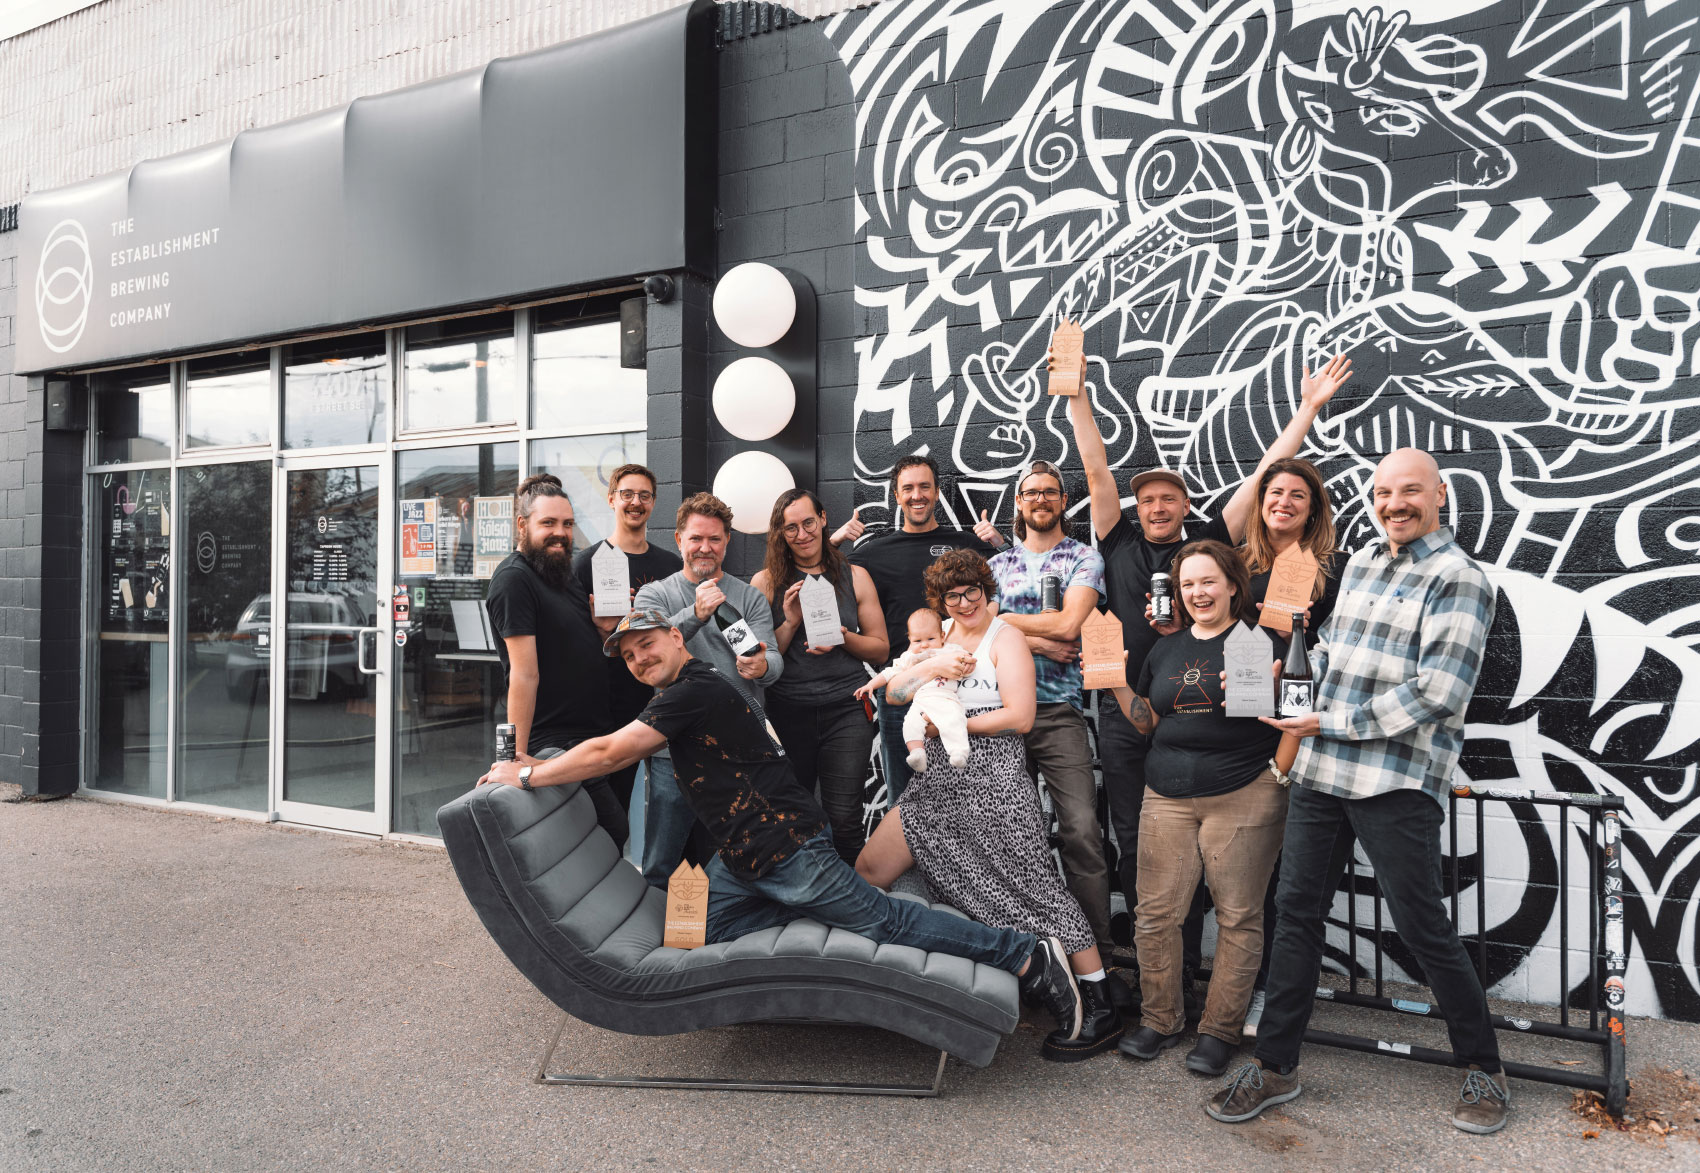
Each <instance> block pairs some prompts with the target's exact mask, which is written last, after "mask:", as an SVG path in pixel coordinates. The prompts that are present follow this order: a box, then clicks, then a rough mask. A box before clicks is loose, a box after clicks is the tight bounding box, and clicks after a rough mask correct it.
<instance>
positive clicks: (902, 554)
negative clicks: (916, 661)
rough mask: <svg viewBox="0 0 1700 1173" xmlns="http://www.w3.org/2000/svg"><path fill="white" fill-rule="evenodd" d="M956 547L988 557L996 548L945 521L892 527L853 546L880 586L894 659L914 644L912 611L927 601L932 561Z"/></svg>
mask: <svg viewBox="0 0 1700 1173" xmlns="http://www.w3.org/2000/svg"><path fill="white" fill-rule="evenodd" d="M952 550H973V551H974V552H975V553H977V554H979V555H980V556H981V557H983V558H986V559H990V558H991V556H992V555H993V554H996V553H997V548H996V547H995V546H988V545H987V544H986V543H985V542H982V541H981V540H980V539H979V538H977V537H975V536H974V534H973V532H972V531H971V530H959V529H946V528H945V527H944V526H942V525H941V526H939V527H938V528H937V529H930V530H926V531H925V532H922V533H909V532H907V531H905V530H892V531H891V532H890V533H884V534H881V535H879V536H878V537H876V538H869V539H868V540H867V541H865V542H863V543H862V544H861V545H859V546H857V547H856V548H855V549H854V550H852V551H851V552H850V561H852V562H854V563H855V564H856V565H857V566H860V567H861V568H862V569H863V570H866V571H867V572H868V577H869V578H871V579H873V580H874V589H875V590H876V591H878V592H879V596H880V608H881V609H882V610H883V611H884V612H885V633H886V637H887V638H888V639H890V640H891V658H892V659H894V660H895V659H896V658H897V657H899V656H901V655H902V654H903V653H904V652H906V651H908V649H909V616H910V615H912V614H914V613H915V612H916V611H917V610H919V609H920V608H922V607H925V606H926V605H927V583H926V572H927V567H929V566H931V565H932V564H933V563H934V562H936V561H937V560H938V558H939V555H941V554H948V553H950V552H951V551H952Z"/></svg>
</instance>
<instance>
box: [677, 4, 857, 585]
mask: <svg viewBox="0 0 1700 1173" xmlns="http://www.w3.org/2000/svg"><path fill="white" fill-rule="evenodd" d="M746 7H748V6H746ZM792 19H794V18H792ZM775 25H779V22H778V21H772V22H769V23H768V24H767V25H766V26H765V27H766V28H767V29H768V30H769V31H757V32H746V33H745V35H742V36H740V37H737V38H736V39H728V40H726V41H725V42H724V44H723V46H722V49H721V54H720V192H719V209H720V216H721V230H720V272H721V273H724V272H726V271H727V270H728V269H730V268H732V267H733V266H734V265H739V264H742V263H744V262H745V261H767V262H768V263H770V264H774V265H778V266H781V267H783V268H786V269H790V270H792V271H794V272H797V273H801V274H803V275H804V276H805V277H807V278H808V279H809V282H810V284H811V285H813V286H814V289H815V294H816V297H817V299H818V302H819V323H820V368H819V373H820V386H819V407H818V411H819V437H818V439H817V441H816V444H817V447H816V453H815V455H816V468H817V475H818V481H817V484H816V485H815V486H814V488H815V489H816V491H817V492H818V493H819V494H820V495H821V499H822V500H823V501H824V502H825V504H826V511H827V518H828V520H829V521H830V522H831V523H832V524H833V525H834V526H836V525H838V524H839V523H841V522H842V521H844V520H845V519H846V518H847V517H849V515H850V509H851V507H852V505H853V504H854V492H855V469H854V466H853V464H852V451H853V444H852V430H853V429H852V412H851V405H852V403H853V402H854V400H855V396H856V357H855V351H854V350H853V346H854V344H855V342H856V340H857V339H859V338H862V337H864V336H866V333H867V314H866V311H864V310H862V309H861V308H860V307H858V306H857V305H856V304H855V297H854V293H853V291H852V290H853V286H854V283H855V264H856V254H855V246H854V243H853V242H854V240H855V223H854V219H853V217H852V214H851V202H850V195H851V191H852V187H853V181H854V156H853V154H852V152H853V149H854V145H855V125H856V118H855V105H854V102H853V101H852V97H851V91H850V76H849V73H848V72H847V71H846V70H845V68H844V66H843V64H842V62H840V60H839V57H838V53H837V51H836V50H835V49H834V48H833V47H832V44H831V43H830V42H829V41H828V40H827V39H826V36H825V34H824V33H823V32H822V31H821V28H820V26H819V25H818V24H814V23H793V24H788V25H779V26H778V27H774V26H775ZM727 27H728V26H727V24H726V22H725V21H722V31H723V33H725V32H726V31H727ZM747 27H754V28H762V27H764V26H763V25H761V24H760V23H759V22H751V23H750V25H749V26H747ZM704 310H705V319H704V320H705V321H707V315H706V311H707V307H706V305H705V307H704ZM708 336H709V338H708V341H709V355H710V362H711V368H712V369H714V370H718V369H720V367H721V366H723V365H724V364H725V362H727V361H729V360H730V357H731V355H732V352H733V351H734V349H735V348H734V347H733V346H732V345H731V344H730V343H729V342H727V340H726V339H725V337H724V336H722V335H721V334H720V332H719V331H718V330H716V329H714V328H713V327H712V326H709V327H708ZM716 364H717V365H716ZM705 406H706V400H705ZM704 425H705V427H706V429H707V436H708V444H707V454H706V455H707V460H706V465H707V470H706V472H707V477H708V478H709V479H712V477H713V472H714V470H715V469H718V468H719V467H720V465H721V463H722V462H723V461H725V460H726V459H727V458H728V457H729V456H731V455H732V454H733V453H735V452H737V451H739V450H740V449H741V448H742V447H743V445H741V444H740V443H739V441H737V440H736V439H735V438H733V437H731V436H729V435H728V434H726V432H724V431H723V430H722V429H721V428H720V427H719V425H718V424H716V423H714V421H713V418H712V413H709V412H705V415H704ZM699 434H700V433H699ZM652 444H653V441H652ZM659 513H660V511H659V510H657V514H658V515H659ZM727 565H728V568H729V569H730V570H731V571H732V572H733V573H734V574H738V575H741V576H744V577H748V576H749V574H751V573H753V572H754V571H755V570H756V569H757V568H758V567H759V566H760V565H761V542H760V540H759V539H756V538H749V537H745V536H743V535H737V536H735V537H734V539H733V545H732V555H731V557H730V558H729V559H728V561H727Z"/></svg>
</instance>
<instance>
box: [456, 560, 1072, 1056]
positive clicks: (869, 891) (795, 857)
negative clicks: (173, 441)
mask: <svg viewBox="0 0 1700 1173" xmlns="http://www.w3.org/2000/svg"><path fill="white" fill-rule="evenodd" d="M705 581H707V580H705ZM685 645H686V640H685V637H684V634H683V633H682V632H680V631H679V629H678V628H677V627H675V626H673V624H672V622H671V621H670V620H669V619H668V618H667V616H665V615H663V614H661V613H660V612H658V611H653V610H637V611H633V612H632V613H631V614H630V615H627V616H626V617H625V618H624V619H622V620H621V621H620V623H619V626H618V627H616V628H615V629H614V632H613V633H612V634H611V635H610V636H609V637H608V641H607V644H606V651H607V654H608V655H610V656H616V655H617V656H620V657H622V658H623V659H624V661H625V663H626V665H627V667H629V668H630V669H631V671H632V674H633V675H634V676H636V677H637V678H638V679H640V680H642V681H643V682H644V683H645V684H646V685H650V686H652V687H654V688H655V689H657V690H658V691H657V692H656V694H655V698H654V699H653V700H652V701H650V703H649V706H648V707H647V708H645V709H644V711H643V713H642V714H641V715H640V716H639V717H638V719H637V720H635V721H633V722H631V723H630V724H629V725H626V726H624V727H623V728H621V729H618V730H616V731H615V732H613V733H611V734H609V735H608V736H606V737H599V738H596V739H594V740H592V741H587V742H584V743H583V744H581V745H579V746H578V747H576V748H575V749H572V750H570V751H568V752H567V753H565V754H563V755H561V756H559V757H556V758H552V759H550V760H548V761H544V762H538V761H535V760H533V759H526V760H524V761H513V762H497V763H495V764H494V765H492V766H491V767H490V772H489V773H488V774H486V775H485V776H484V777H483V778H481V779H479V785H481V786H482V785H485V784H489V783H502V784H506V785H509V786H521V787H523V788H525V789H528V790H529V789H534V788H536V787H539V786H559V785H563V784H566V783H572V782H580V781H583V780H585V779H588V778H595V777H600V776H602V775H604V774H607V773H610V772H612V771H614V770H618V769H619V768H620V767H621V766H623V765H626V764H628V763H630V762H635V761H637V760H638V759H640V758H643V757H646V756H650V755H653V754H655V753H657V752H659V751H660V750H661V749H662V747H663V746H666V745H669V744H671V747H672V751H673V755H672V756H673V763H674V769H675V771H676V772H677V777H678V780H679V786H680V788H681V789H682V790H683V791H684V793H685V795H686V796H687V798H688V800H689V802H690V804H691V806H692V808H693V809H694V811H695V813H696V817H697V818H699V819H701V820H702V822H703V825H704V826H706V827H707V828H708V831H709V834H710V836H711V837H712V838H713V840H714V844H715V854H714V858H713V859H711V860H710V861H709V864H708V934H707V936H708V940H709V941H711V942H714V941H727V940H732V939H734V938H737V937H742V936H744V935H746V934H748V933H754V932H757V931H759V930H761V929H765V928H771V927H773V926H775V925H783V924H788V923H789V922H791V921H793V920H796V919H798V918H799V917H805V916H806V917H810V918H812V919H814V920H817V921H819V922H821V923H822V924H824V925H828V926H831V927H834V928H841V929H846V930H848V931H850V932H853V933H859V934H861V935H862V936H864V937H867V938H869V939H870V940H872V941H875V942H877V943H880V944H893V945H910V946H913V947H914V948H917V949H925V950H927V951H928V952H938V953H951V954H954V955H956V956H958V957H966V958H968V959H969V960H971V961H978V962H982V963H984V964H986V965H991V966H995V967H997V968H998V969H1002V970H1007V971H1008V972H1010V973H1013V974H1015V975H1016V976H1017V977H1018V979H1019V980H1020V984H1021V993H1022V995H1023V996H1024V997H1025V998H1027V999H1028V1000H1029V1001H1032V1002H1037V1003H1039V1004H1041V1005H1043V1006H1044V1007H1045V1009H1046V1010H1048V1011H1049V1012H1050V1013H1051V1014H1052V1015H1053V1016H1054V1017H1055V1018H1056V1019H1057V1022H1058V1025H1059V1026H1061V1027H1062V1028H1063V1029H1064V1030H1069V1029H1071V1028H1072V1029H1074V1030H1076V1031H1077V1030H1078V1029H1079V1022H1080V993H1079V991H1078V990H1077V989H1076V987H1075V984H1074V978H1073V976H1072V975H1071V974H1070V972H1069V967H1068V959H1067V957H1066V956H1065V955H1064V954H1063V951H1062V948H1063V947H1062V943H1061V942H1059V941H1057V940H1056V939H1055V938H1050V939H1046V940H1040V939H1039V938H1037V937H1035V936H1033V935H1032V934H1031V933H1022V932H1016V931H1015V930H1013V929H993V928H988V927H987V926H985V925H982V924H979V923H978V922H976V921H971V920H969V919H967V918H966V917H962V916H956V915H953V914H951V913H947V912H939V911H937V910H935V909H932V908H929V907H928V906H926V905H923V904H919V903H917V902H915V901H910V900H894V899H892V898H891V897H890V896H888V895H886V894H885V893H884V892H881V891H880V890H879V889H878V888H875V887H874V886H873V885H871V884H869V883H868V882H867V881H866V880H864V879H862V878H861V877H860V876H858V875H857V874H856V872H855V869H854V868H852V867H851V866H850V865H849V864H847V863H845V862H844V861H843V860H842V859H840V858H839V857H838V852H837V851H836V850H835V849H834V848H833V846H832V829H831V826H830V825H829V824H828V822H827V818H826V812H825V811H823V810H822V809H821V808H820V805H819V804H818V803H817V802H816V801H815V799H814V796H813V795H811V794H810V793H809V792H808V791H806V790H804V789H803V787H802V785H801V784H800V783H799V782H798V781H797V777H796V775H795V774H793V773H792V772H791V764H790V761H789V759H787V758H786V756H785V750H784V748H783V747H782V746H781V745H780V744H779V739H778V738H777V737H775V736H774V735H773V729H772V726H770V725H769V724H768V723H767V719H766V717H765V715H764V714H763V713H762V710H761V706H760V705H759V704H755V703H752V702H751V700H750V698H749V695H748V694H747V693H745V692H743V691H741V690H740V689H739V688H738V687H736V686H734V685H733V684H732V682H731V681H730V680H729V679H727V678H726V677H725V676H724V675H722V674H721V672H720V670H719V669H718V668H715V667H712V666H710V665H708V664H706V663H704V662H703V661H701V660H698V659H694V658H693V657H692V656H691V654H690V652H689V651H687V650H686V646H685Z"/></svg>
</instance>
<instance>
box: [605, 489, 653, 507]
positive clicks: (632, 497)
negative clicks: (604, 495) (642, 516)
mask: <svg viewBox="0 0 1700 1173" xmlns="http://www.w3.org/2000/svg"><path fill="white" fill-rule="evenodd" d="M614 496H616V497H618V498H619V499H620V500H622V501H624V502H626V503H627V504H628V505H629V504H631V503H632V502H633V501H642V502H643V503H644V504H645V505H648V504H649V503H650V502H651V501H653V500H655V494H654V493H651V492H650V491H649V490H648V489H620V490H618V491H616V492H615V494H614Z"/></svg>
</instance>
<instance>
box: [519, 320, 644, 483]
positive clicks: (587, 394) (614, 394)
mask: <svg viewBox="0 0 1700 1173" xmlns="http://www.w3.org/2000/svg"><path fill="white" fill-rule="evenodd" d="M576 306H577V303H575V302H568V303H566V304H565V305H563V306H544V307H541V308H539V309H538V310H536V311H535V313H536V315H537V316H536V318H535V322H534V325H533V327H532V341H531V377H532V408H531V426H532V427H534V428H538V429H540V430H554V429H557V428H559V429H562V430H566V429H568V428H570V429H572V430H573V431H580V432H582V431H586V430H589V429H593V428H596V429H604V430H608V431H613V430H616V429H620V428H630V427H634V426H635V427H643V426H644V425H645V421H646V420H647V418H648V414H647V413H648V394H649V383H648V379H647V377H646V373H645V372H644V371H641V370H628V369H626V368H625V367H622V366H621V365H620V323H619V320H618V319H602V320H600V321H589V322H586V321H582V320H579V319H577V318H574V317H573V316H571V315H572V314H573V313H574V312H575V307H576ZM574 504H575V505H576V504H577V502H576V501H575V502H574Z"/></svg>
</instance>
